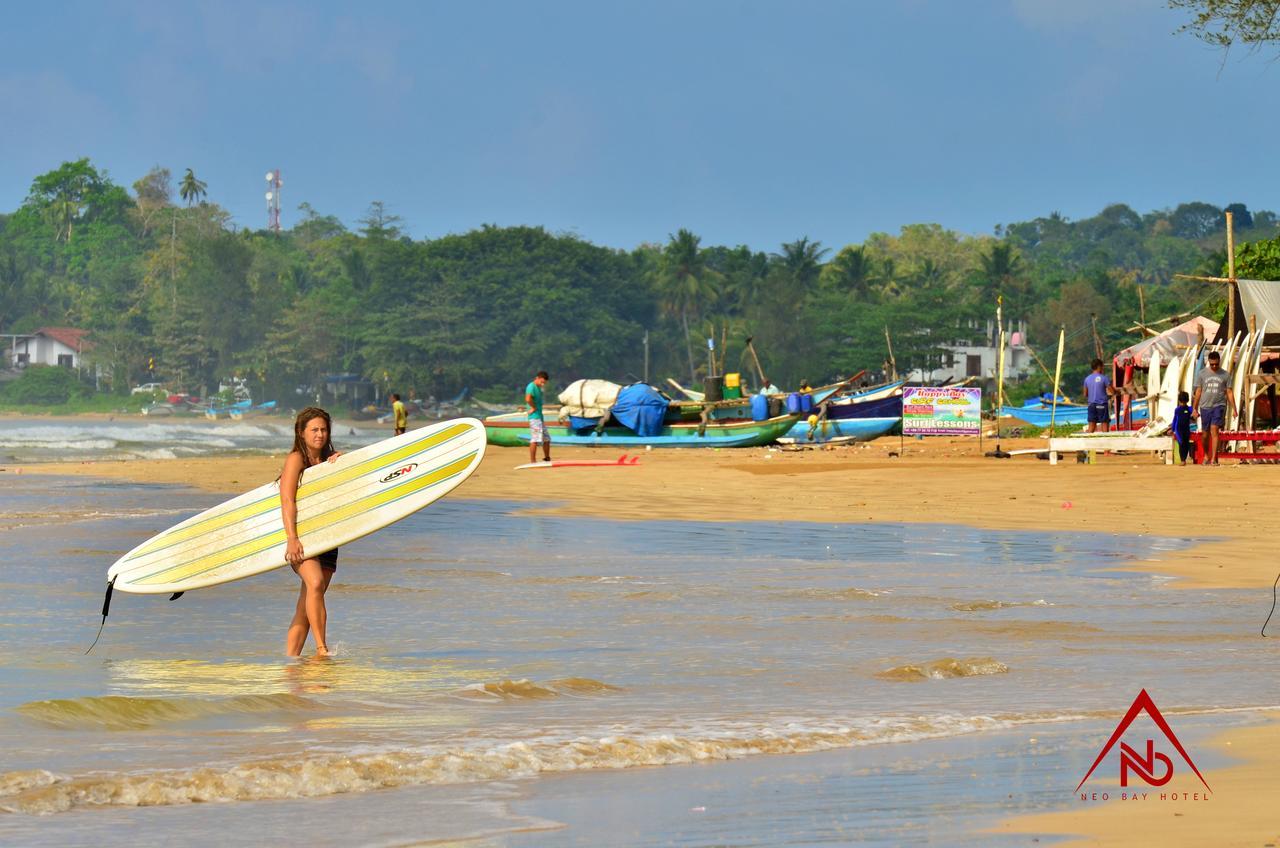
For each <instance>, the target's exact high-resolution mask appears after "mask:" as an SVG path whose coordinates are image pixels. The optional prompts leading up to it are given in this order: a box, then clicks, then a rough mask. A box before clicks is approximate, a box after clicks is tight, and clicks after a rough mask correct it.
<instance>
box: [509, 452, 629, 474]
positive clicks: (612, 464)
mask: <svg viewBox="0 0 1280 848" xmlns="http://www.w3.org/2000/svg"><path fill="white" fill-rule="evenodd" d="M639 464H640V457H638V456H633V457H631V458H630V459H628V458H627V455H626V454H625V453H624V454H623V455H622V456H620V457H618V458H617V459H553V460H551V461H550V462H526V463H525V464H524V465H517V466H516V471H520V470H521V469H524V468H581V467H584V466H594V467H597V468H631V467H633V466H636V465H639Z"/></svg>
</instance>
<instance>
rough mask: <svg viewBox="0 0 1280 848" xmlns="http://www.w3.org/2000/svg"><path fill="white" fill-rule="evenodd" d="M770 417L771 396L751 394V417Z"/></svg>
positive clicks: (758, 418) (755, 418) (762, 418)
mask: <svg viewBox="0 0 1280 848" xmlns="http://www.w3.org/2000/svg"><path fill="white" fill-rule="evenodd" d="M768 417H769V398H767V397H765V396H764V395H752V396H751V418H752V420H754V421H763V420H765V419H766V418H768Z"/></svg>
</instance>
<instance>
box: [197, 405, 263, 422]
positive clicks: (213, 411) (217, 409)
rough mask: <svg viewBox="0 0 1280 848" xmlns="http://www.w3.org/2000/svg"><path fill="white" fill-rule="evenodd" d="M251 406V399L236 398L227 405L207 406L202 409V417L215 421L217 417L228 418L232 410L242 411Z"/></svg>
mask: <svg viewBox="0 0 1280 848" xmlns="http://www.w3.org/2000/svg"><path fill="white" fill-rule="evenodd" d="M252 407H253V401H251V400H238V401H236V402H235V403H233V404H230V405H228V406H212V405H211V406H209V407H208V408H206V409H205V411H204V417H205V418H208V419H209V420H210V421H217V420H218V419H219V418H230V417H231V414H232V413H233V412H236V413H243V412H244V411H245V410H246V409H251V408H252Z"/></svg>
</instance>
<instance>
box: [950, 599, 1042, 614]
mask: <svg viewBox="0 0 1280 848" xmlns="http://www.w3.org/2000/svg"><path fill="white" fill-rule="evenodd" d="M1051 606H1053V604H1051V603H1049V602H1048V601H1046V600H1044V599H1043V598H1042V599H1040V600H1038V601H957V602H956V603H954V604H952V605H951V608H952V609H953V610H956V611H958V612H985V611H987V610H998V609H1007V608H1009V607H1051Z"/></svg>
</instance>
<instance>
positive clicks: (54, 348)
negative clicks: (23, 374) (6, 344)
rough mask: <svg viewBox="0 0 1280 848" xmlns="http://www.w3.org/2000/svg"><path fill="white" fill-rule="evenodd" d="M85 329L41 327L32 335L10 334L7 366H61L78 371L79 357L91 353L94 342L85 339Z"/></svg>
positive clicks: (86, 332)
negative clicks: (87, 352)
mask: <svg viewBox="0 0 1280 848" xmlns="http://www.w3.org/2000/svg"><path fill="white" fill-rule="evenodd" d="M88 335H89V331H88V330H77V329H75V328H74V327H41V328H40V329H39V330H36V331H35V332H34V333H30V334H26V335H10V336H9V339H10V343H11V344H10V348H9V365H10V367H12V368H26V367H27V366H28V365H61V366H62V367H64V368H76V369H78V368H81V367H82V366H83V364H84V363H83V362H82V361H81V357H82V356H83V355H84V353H85V352H86V351H89V350H93V342H91V341H89V340H88V339H87V338H85V337H86V336H88Z"/></svg>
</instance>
